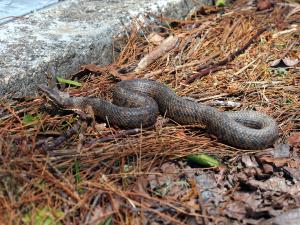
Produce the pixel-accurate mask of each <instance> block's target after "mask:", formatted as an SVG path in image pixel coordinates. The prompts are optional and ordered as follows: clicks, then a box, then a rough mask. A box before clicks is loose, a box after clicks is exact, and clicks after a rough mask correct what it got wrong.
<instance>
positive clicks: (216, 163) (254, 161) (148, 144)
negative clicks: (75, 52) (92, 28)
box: [0, 0, 300, 224]
mask: <svg viewBox="0 0 300 225" xmlns="http://www.w3.org/2000/svg"><path fill="white" fill-rule="evenodd" d="M153 21H154V22H153V23H152V24H150V25H147V26H143V24H140V23H139V21H136V22H135V23H134V24H133V25H132V27H131V30H130V31H128V33H127V35H125V36H124V37H121V38H118V39H116V40H115V45H114V48H115V51H119V52H120V54H119V55H118V56H116V57H115V61H114V62H113V63H112V64H110V65H104V66H97V65H82V69H81V70H80V71H78V73H76V74H72V75H70V77H69V79H70V80H71V79H72V80H76V81H77V82H78V83H77V82H73V84H72V85H66V83H68V82H69V81H68V80H67V81H63V80H60V82H59V85H58V86H59V88H60V89H61V90H63V91H65V92H69V93H70V95H73V96H93V97H101V98H105V99H108V100H109V99H111V90H112V89H113V87H114V85H115V84H116V82H118V81H119V80H127V79H135V78H147V79H154V80H157V81H160V82H163V83H165V84H166V85H167V86H169V87H170V88H172V89H173V90H174V91H175V92H176V93H177V94H178V95H179V96H183V97H186V98H190V99H191V98H192V100H193V101H194V100H195V101H198V102H202V103H205V104H209V105H211V106H213V107H216V108H218V109H219V110H221V111H229V110H242V109H250V110H256V111H261V112H264V113H267V114H268V115H270V116H271V117H273V118H274V119H275V120H276V121H277V123H278V127H279V133H280V137H279V139H278V140H277V142H276V143H275V144H274V146H271V147H270V148H268V149H264V150H259V151H258V150H255V151H254V150H241V149H236V148H234V147H232V146H228V145H225V144H224V143H222V142H221V141H220V140H217V139H216V138H215V137H213V136H212V135H209V134H208V133H207V130H206V129H205V127H203V126H201V125H197V124H195V125H191V126H182V125H180V124H176V123H175V122H174V121H171V120H168V119H167V118H164V117H163V115H162V116H160V117H159V118H158V121H157V123H156V124H155V126H153V127H151V128H144V129H142V128H139V129H130V130H124V129H120V128H118V127H114V126H111V125H110V124H107V123H105V122H104V121H99V120H97V118H96V120H95V121H93V118H92V119H90V118H89V117H91V115H89V116H88V118H87V115H84V114H82V113H80V114H76V113H74V112H72V111H64V110H62V109H58V108H55V106H53V105H52V104H50V102H48V101H47V99H45V98H44V97H43V96H42V95H40V94H39V95H36V96H26V97H23V98H15V99H5V98H4V99H2V100H1V101H0V105H1V108H0V149H1V152H0V165H1V167H0V177H1V180H0V217H1V219H0V221H5V224H19V223H24V224H30V223H31V224H299V221H300V186H299V185H300V184H299V181H300V155H299V149H300V132H299V128H300V102H299V96H300V89H299V83H300V72H299V69H300V67H299V59H300V51H299V48H300V43H299V40H300V32H299V22H300V5H299V4H297V3H296V1H279V0H278V1H267V0H265V1H258V2H256V1H249V0H247V1H246V0H245V1H244V0H240V1H235V2H234V3H232V4H228V5H227V6H226V7H219V8H218V7H214V6H205V7H199V8H197V9H195V10H193V11H191V12H190V14H189V15H188V16H187V17H186V18H184V19H182V20H175V19H172V18H161V17H155V19H153ZM138 28H139V29H138ZM170 35H172V36H171V37H170ZM167 37H169V38H167ZM49 85H51V84H49ZM52 85H53V84H52ZM195 157H196V158H197V157H198V158H200V160H198V161H197V162H195V161H193V160H191V159H193V158H195Z"/></svg>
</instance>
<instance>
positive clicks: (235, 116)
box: [39, 79, 278, 150]
mask: <svg viewBox="0 0 300 225" xmlns="http://www.w3.org/2000/svg"><path fill="white" fill-rule="evenodd" d="M39 89H40V90H41V91H42V92H44V93H45V94H46V96H47V97H48V98H49V99H50V100H51V101H53V102H54V103H55V104H56V105H58V106H60V107H61V108H64V109H71V110H79V111H86V110H87V108H91V109H92V111H93V113H94V115H95V116H97V117H99V118H100V119H102V120H104V121H107V122H109V124H110V125H117V126H120V127H126V128H136V127H141V125H142V126H143V127H148V126H151V125H153V124H154V123H155V121H156V118H157V116H158V115H159V113H160V114H161V115H163V116H166V117H169V118H171V119H172V120H174V121H176V122H177V123H179V124H182V125H188V124H202V125H205V126H206V127H207V130H208V132H209V133H211V134H214V135H215V136H217V138H218V139H220V140H222V141H223V142H224V143H227V144H229V145H232V146H234V147H237V148H241V149H253V150H254V149H264V148H267V147H269V146H271V145H272V144H274V142H275V141H276V139H277V138H278V128H277V124H276V122H275V120H274V119H272V118H271V117H269V116H268V115H266V114H264V113H261V112H256V111H248V110H245V111H235V112H220V111H218V110H217V109H215V108H213V107H210V106H207V105H204V104H200V103H197V102H194V101H190V100H186V99H184V98H182V97H179V96H177V95H176V94H175V92H173V91H172V90H171V89H170V88H168V87H167V86H165V85H164V84H162V83H159V82H156V81H152V80H140V79H137V80H128V81H121V82H119V83H117V85H116V86H115V88H114V92H113V102H112V103H110V102H108V101H105V100H102V99H99V98H94V97H69V96H68V95H67V93H64V92H60V91H58V90H54V89H51V88H49V87H47V86H45V85H40V86H39Z"/></svg>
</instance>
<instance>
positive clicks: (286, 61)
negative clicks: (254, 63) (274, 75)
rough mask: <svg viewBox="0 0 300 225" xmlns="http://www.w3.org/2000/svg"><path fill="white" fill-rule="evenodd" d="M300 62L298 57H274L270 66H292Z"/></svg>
mask: <svg viewBox="0 0 300 225" xmlns="http://www.w3.org/2000/svg"><path fill="white" fill-rule="evenodd" d="M299 63H300V60H299V59H291V58H282V59H275V60H274V61H272V62H271V63H270V66H271V67H293V66H296V65H297V64H299Z"/></svg>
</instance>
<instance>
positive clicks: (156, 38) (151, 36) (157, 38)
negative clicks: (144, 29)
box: [147, 33, 164, 45]
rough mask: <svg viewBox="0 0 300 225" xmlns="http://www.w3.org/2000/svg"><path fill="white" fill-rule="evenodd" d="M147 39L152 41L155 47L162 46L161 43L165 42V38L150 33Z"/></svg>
mask: <svg viewBox="0 0 300 225" xmlns="http://www.w3.org/2000/svg"><path fill="white" fill-rule="evenodd" d="M147 39H148V40H149V41H150V43H152V44H154V45H160V44H161V42H162V41H163V40H164V38H163V37H162V36H160V35H159V34H158V33H150V34H149V35H148V37H147Z"/></svg>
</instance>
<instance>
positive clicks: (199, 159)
mask: <svg viewBox="0 0 300 225" xmlns="http://www.w3.org/2000/svg"><path fill="white" fill-rule="evenodd" d="M187 160H188V161H189V162H192V163H196V164H199V165H201V166H219V165H220V162H219V161H218V160H216V159H215V158H213V157H211V156H209V155H206V154H198V155H189V156H187Z"/></svg>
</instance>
